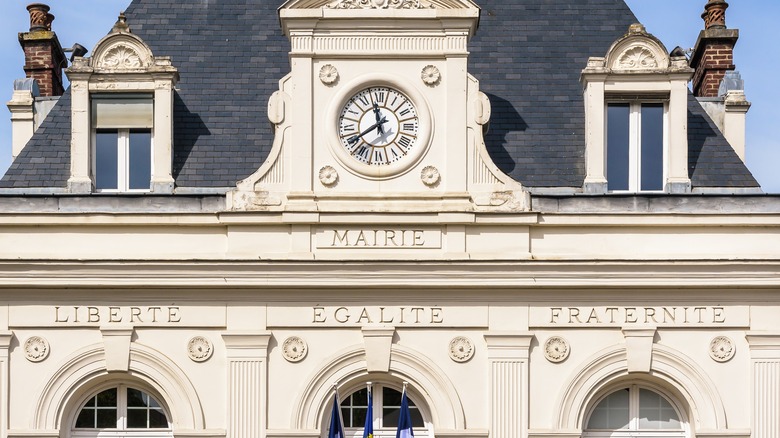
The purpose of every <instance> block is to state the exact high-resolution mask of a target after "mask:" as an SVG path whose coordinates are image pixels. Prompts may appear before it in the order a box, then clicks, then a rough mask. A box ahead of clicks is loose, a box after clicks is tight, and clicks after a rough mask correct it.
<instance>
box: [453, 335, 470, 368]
mask: <svg viewBox="0 0 780 438" xmlns="http://www.w3.org/2000/svg"><path fill="white" fill-rule="evenodd" d="M473 356H474V344H473V343H472V342H471V339H469V338H466V337H463V336H458V337H455V338H453V339H452V340H451V341H450V359H452V360H454V361H455V362H461V363H463V362H468V361H469V360H470V359H471V358H472V357H473Z"/></svg>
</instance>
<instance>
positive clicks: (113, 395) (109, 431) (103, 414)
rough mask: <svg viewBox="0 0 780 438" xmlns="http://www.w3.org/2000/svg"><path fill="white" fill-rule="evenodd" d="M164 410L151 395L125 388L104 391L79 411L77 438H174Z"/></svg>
mask: <svg viewBox="0 0 780 438" xmlns="http://www.w3.org/2000/svg"><path fill="white" fill-rule="evenodd" d="M170 432H171V426H170V421H169V420H168V415H167V414H166V413H165V409H164V408H163V406H162V405H161V404H160V403H159V402H158V401H157V400H156V399H155V398H154V397H152V396H151V395H149V394H148V393H146V392H144V391H142V390H140V389H136V388H131V387H128V386H125V385H119V386H114V387H111V388H108V389H104V390H102V391H100V392H99V393H97V394H95V395H94V396H92V397H91V398H90V399H89V400H87V401H86V402H85V403H84V405H83V406H82V407H81V409H80V410H79V413H78V415H77V416H76V421H75V423H74V425H73V430H72V431H71V435H72V436H75V437H95V436H101V437H104V436H111V437H128V436H134V437H137V436H147V437H157V436H160V437H165V436H170V435H171V433H170Z"/></svg>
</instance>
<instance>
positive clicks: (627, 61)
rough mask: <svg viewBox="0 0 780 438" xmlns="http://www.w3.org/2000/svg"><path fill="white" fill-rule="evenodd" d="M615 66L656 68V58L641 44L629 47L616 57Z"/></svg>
mask: <svg viewBox="0 0 780 438" xmlns="http://www.w3.org/2000/svg"><path fill="white" fill-rule="evenodd" d="M615 68H619V69H622V70H647V69H654V68H658V60H657V59H656V57H655V54H653V52H651V51H650V50H649V49H647V48H645V47H641V46H635V47H631V48H629V49H628V50H626V51H624V52H623V53H622V54H621V55H620V56H619V57H618V58H617V65H615Z"/></svg>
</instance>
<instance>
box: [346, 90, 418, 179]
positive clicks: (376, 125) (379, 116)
mask: <svg viewBox="0 0 780 438" xmlns="http://www.w3.org/2000/svg"><path fill="white" fill-rule="evenodd" d="M338 124H339V139H340V142H341V147H343V148H344V150H346V151H347V153H349V155H350V156H351V157H352V158H353V159H355V160H357V161H359V162H361V163H363V164H367V165H369V166H388V165H390V164H393V163H397V162H399V161H402V160H404V159H405V158H406V157H407V156H408V155H409V154H410V152H412V150H413V149H414V148H415V147H416V146H417V136H418V131H419V129H420V119H419V117H418V116H417V109H416V108H415V106H414V104H413V103H412V101H411V100H409V98H408V97H407V96H406V95H405V94H404V93H402V92H401V91H398V90H396V89H394V88H390V87H368V88H365V89H363V90H360V91H358V92H357V93H356V94H354V95H353V96H352V97H351V98H349V100H347V102H346V103H345V104H344V107H343V108H342V110H341V115H340V116H339V119H338Z"/></svg>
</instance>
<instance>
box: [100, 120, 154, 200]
mask: <svg viewBox="0 0 780 438" xmlns="http://www.w3.org/2000/svg"><path fill="white" fill-rule="evenodd" d="M136 129H137V130H147V129H148V130H149V132H150V133H151V144H150V148H149V152H150V154H149V163H150V169H151V172H150V177H151V176H152V175H154V128H133V129H126V128H122V129H112V128H92V169H93V175H95V181H97V131H102V130H105V131H117V171H116V173H117V188H116V189H98V188H95V192H96V193H149V192H151V191H152V185H151V184H152V183H151V178H150V179H149V187H148V188H145V189H131V188H130V171H129V170H130V131H132V130H136Z"/></svg>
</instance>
